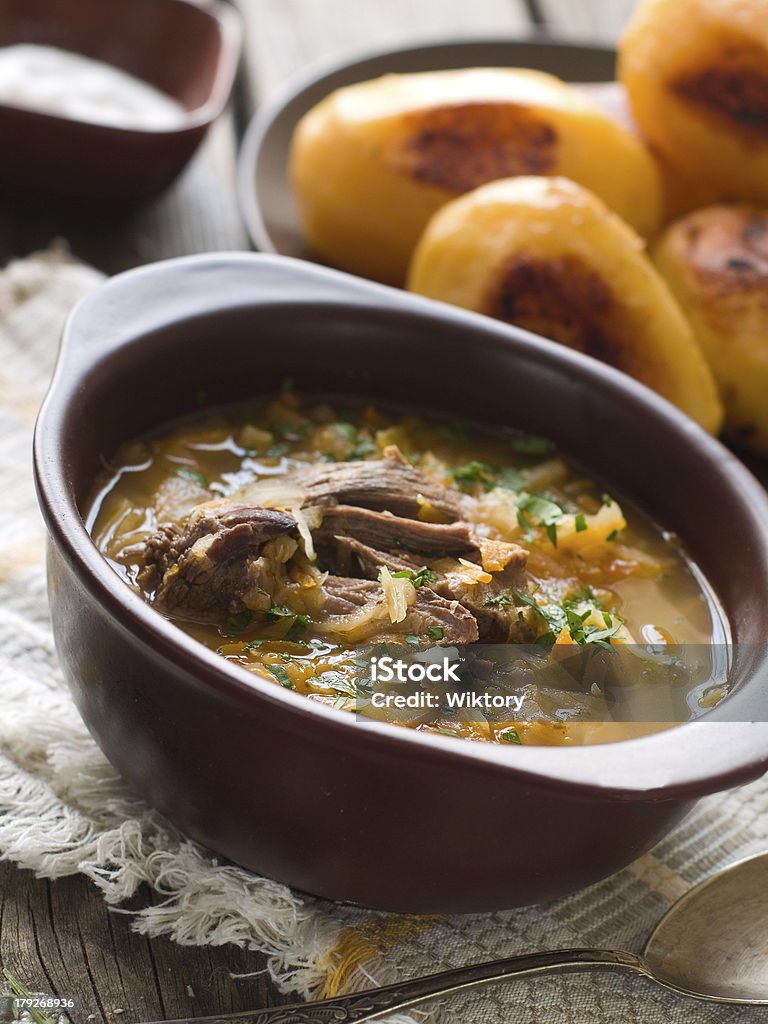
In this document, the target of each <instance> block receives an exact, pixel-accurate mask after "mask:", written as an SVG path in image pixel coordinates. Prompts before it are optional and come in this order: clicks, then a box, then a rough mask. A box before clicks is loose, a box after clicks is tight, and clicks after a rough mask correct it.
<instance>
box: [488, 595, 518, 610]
mask: <svg viewBox="0 0 768 1024" xmlns="http://www.w3.org/2000/svg"><path fill="white" fill-rule="evenodd" d="M485 606H486V608H511V607H512V598H511V597H508V596H507V595H506V594H497V595H496V597H489V598H488V600H487V601H486V602H485Z"/></svg>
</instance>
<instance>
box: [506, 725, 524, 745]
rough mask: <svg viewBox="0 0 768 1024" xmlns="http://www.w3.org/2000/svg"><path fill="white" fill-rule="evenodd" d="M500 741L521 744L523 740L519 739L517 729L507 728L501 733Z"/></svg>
mask: <svg viewBox="0 0 768 1024" xmlns="http://www.w3.org/2000/svg"><path fill="white" fill-rule="evenodd" d="M501 742H502V743H517V744H518V745H522V742H523V741H522V740H521V739H520V733H519V732H518V731H517V729H507V731H506V732H503V733H502V734H501Z"/></svg>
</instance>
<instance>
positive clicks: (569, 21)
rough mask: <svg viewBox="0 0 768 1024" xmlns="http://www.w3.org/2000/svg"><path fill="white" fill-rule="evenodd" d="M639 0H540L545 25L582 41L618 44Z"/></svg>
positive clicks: (557, 32) (551, 30) (552, 30)
mask: <svg viewBox="0 0 768 1024" xmlns="http://www.w3.org/2000/svg"><path fill="white" fill-rule="evenodd" d="M636 3H637V0H538V4H539V8H540V10H541V13H542V16H543V19H544V22H545V26H546V28H547V29H548V30H549V31H550V32H552V33H553V34H556V35H562V36H567V37H570V38H573V39H578V40H580V41H581V42H590V41H599V42H607V43H615V42H616V41H617V40H618V38H619V36H620V34H621V31H622V29H623V28H624V26H625V25H626V23H627V20H628V19H629V15H630V14H631V12H632V10H633V8H634V7H635V5H636Z"/></svg>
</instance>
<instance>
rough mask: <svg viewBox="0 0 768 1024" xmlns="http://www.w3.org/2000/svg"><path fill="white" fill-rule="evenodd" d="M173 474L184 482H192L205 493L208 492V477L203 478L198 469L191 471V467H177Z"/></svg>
mask: <svg viewBox="0 0 768 1024" xmlns="http://www.w3.org/2000/svg"><path fill="white" fill-rule="evenodd" d="M174 472H175V474H176V476H180V477H183V478H184V479H185V480H194V482H195V483H196V484H200V486H201V487H204V488H205V489H206V490H207V491H208V490H210V487H211V485H210V483H209V482H208V477H206V476H204V475H203V474H202V473H201V472H200V470H199V469H192V467H191V466H177V467H176V469H175V470H174Z"/></svg>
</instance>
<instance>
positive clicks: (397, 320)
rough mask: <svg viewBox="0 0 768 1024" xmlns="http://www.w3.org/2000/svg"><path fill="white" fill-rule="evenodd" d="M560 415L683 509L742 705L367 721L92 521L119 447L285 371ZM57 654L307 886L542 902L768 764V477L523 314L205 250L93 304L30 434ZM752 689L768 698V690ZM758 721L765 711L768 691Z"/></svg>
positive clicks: (421, 899) (103, 725)
mask: <svg viewBox="0 0 768 1024" xmlns="http://www.w3.org/2000/svg"><path fill="white" fill-rule="evenodd" d="M287 373H288V374H291V375H293V376H294V377H295V380H296V386H297V388H299V389H300V390H303V391H307V392H318V391H328V390H333V391H336V392H342V393H344V392H348V393H351V394H354V395H357V396H369V397H370V398H372V399H374V400H376V399H378V400H385V399H388V400H395V401H397V402H399V403H401V404H402V403H406V404H408V403H410V402H412V403H413V405H415V406H416V407H417V408H418V409H419V410H423V409H428V410H433V411H436V412H442V413H443V414H448V415H452V416H455V415H456V414H457V413H461V414H466V413H468V412H469V413H471V414H472V415H473V416H474V417H476V418H479V419H481V420H483V421H485V422H487V423H488V424H490V425H503V424H506V425H514V426H515V427H519V428H522V429H525V430H530V431H532V432H534V433H536V434H542V433H543V434H546V435H548V436H549V437H551V438H552V440H553V441H555V442H556V443H557V444H559V445H560V446H561V447H562V448H563V449H564V451H565V452H566V453H570V454H571V455H574V456H576V457H578V458H579V459H580V460H582V461H584V460H586V461H587V463H588V464H589V465H590V466H591V468H592V469H593V470H594V471H595V473H597V474H599V475H600V476H602V477H603V478H604V479H605V480H606V481H607V482H609V484H610V486H611V487H612V488H615V489H616V491H617V493H619V494H622V495H624V496H627V497H630V498H633V499H635V500H636V501H637V502H638V503H639V504H640V505H641V506H643V507H645V508H646V509H647V510H649V511H650V512H651V513H652V514H653V515H654V516H655V517H656V518H657V520H658V521H659V522H660V523H661V524H662V525H663V526H665V527H666V528H668V529H673V530H677V531H679V532H680V534H681V535H682V536H683V538H684V539H685V542H686V544H687V546H688V548H689V551H690V552H691V553H692V555H693V556H694V558H696V559H697V560H698V562H699V563H700V565H701V567H702V568H703V570H704V572H705V573H706V574H707V576H708V577H709V579H710V581H711V582H712V584H713V585H714V587H715V588H716V590H717V592H718V594H719V596H720V599H721V601H722V603H723V606H724V608H725V610H726V613H727V615H728V617H729V619H730V623H731V627H732V631H733V635H734V638H735V640H736V641H737V643H738V644H739V648H738V656H737V659H736V665H735V668H734V673H733V683H734V686H735V691H736V692H735V693H734V695H733V696H732V697H729V698H728V699H727V700H726V701H725V702H723V705H722V707H723V708H725V707H726V705H727V714H726V717H730V718H731V719H734V718H739V719H742V720H740V721H706V720H704V721H697V722H689V723H685V724H684V725H681V726H679V727H677V728H674V729H671V730H669V731H667V732H663V733H659V734H656V735H652V736H648V737H644V738H642V739H636V740H631V741H628V742H622V743H616V744H612V745H606V746H594V747H581V748H572V749H564V748H555V747H549V748H547V747H514V746H513V747H501V746H493V745H491V744H483V743H474V742H471V741H464V742H459V741H457V740H455V739H450V738H448V737H443V736H440V735H425V734H421V733H416V732H413V731H411V730H407V729H402V728H398V727H397V726H390V725H374V724H372V723H370V724H361V723H360V722H358V721H356V719H355V718H354V716H352V715H349V714H345V713H344V712H341V711H335V710H333V709H331V708H328V707H324V706H320V705H319V704H316V703H313V702H311V701H308V700H306V699H305V698H304V697H302V696H300V695H298V694H295V693H292V692H290V691H289V690H285V689H283V688H281V687H279V686H275V685H274V684H272V683H269V682H264V681H262V680H260V679H258V678H256V677H255V676H254V675H252V674H250V673H249V672H247V671H246V670H245V669H241V668H239V667H236V666H233V665H232V664H230V663H228V662H225V661H224V660H223V659H222V658H221V657H219V656H217V655H216V654H215V653H214V652H212V651H210V650H208V649H207V648H205V647H203V646H202V645H201V644H199V643H197V642H196V641H194V640H192V639H190V638H189V637H188V636H187V635H186V634H185V633H183V632H182V631H181V630H179V629H178V628H177V627H175V626H174V625H172V624H171V623H170V622H168V621H166V620H165V619H164V618H163V617H162V616H161V615H159V614H158V613H157V612H155V611H154V610H153V609H152V608H151V607H150V606H149V605H148V604H146V603H145V602H144V601H143V600H142V599H141V598H140V597H139V596H138V595H137V594H136V593H134V592H133V591H132V590H131V589H129V587H127V586H126V585H125V583H123V581H122V580H121V579H120V578H119V577H118V576H117V575H116V574H115V572H114V571H113V570H112V569H111V568H110V567H109V565H108V564H107V563H106V561H105V560H104V559H103V558H102V556H101V555H100V554H99V552H98V551H97V549H96V548H95V546H94V545H93V543H92V541H91V539H90V536H89V534H88V531H87V529H86V527H85V525H84V521H83V517H84V515H85V514H86V511H87V500H88V496H89V493H90V492H91V489H92V486H93V482H94V478H95V476H96V474H97V473H98V471H99V468H100V466H101V458H102V457H103V456H106V457H107V458H108V457H109V456H110V455H111V454H112V453H113V452H114V451H115V449H116V448H117V447H118V445H119V444H120V443H121V442H123V441H125V440H127V439H130V438H133V437H135V436H136V435H137V434H140V433H141V432H143V431H146V430H147V429H149V428H152V427H156V426H159V425H161V424H163V423H164V422H165V421H167V420H168V419H169V418H171V417H174V416H177V415H180V414H183V413H189V412H191V411H193V410H195V409H196V408H198V407H199V403H200V402H201V401H204V402H205V403H210V404H215V403H222V402H230V401H238V400H243V399H246V398H252V397H254V396H256V395H258V394H259V393H262V392H269V391H270V390H272V389H276V388H277V387H278V386H279V383H280V381H281V380H282V379H283V378H284V376H285V375H286V374H287ZM35 468H36V474H37V484H38V488H39V495H40V503H41V507H42V510H43V514H44V516H45V519H46V521H47V524H48V528H49V531H50V537H51V539H50V548H49V587H50V601H51V614H52V617H53V624H54V630H55V634H56V641H57V644H58V651H59V655H60V658H61V664H62V666H63V670H64V672H65V675H66V678H67V680H68V682H69V685H70V687H71V690H72V693H73V694H74V698H75V700H76V702H77V706H78V707H79V709H80V711H81V713H82V715H83V717H84V719H85V721H86V723H87V724H88V727H89V728H90V730H91V731H92V733H93V735H94V737H95V738H96V740H97V741H98V743H99V744H100V746H101V747H102V749H103V750H104V752H105V754H106V755H107V757H108V758H109V759H110V760H111V761H112V763H113V764H114V765H115V766H116V767H117V768H118V770H119V771H120V772H122V773H123V775H124V776H125V778H126V779H127V780H128V781H129V782H130V783H131V784H132V785H133V786H134V787H135V789H136V791H137V792H138V793H140V794H141V795H142V796H143V797H144V798H145V799H146V800H147V801H148V802H149V803H150V804H152V805H153V806H154V807H156V808H158V809H159V810H160V811H162V812H163V813H164V814H166V815H167V816H168V817H169V818H170V819H171V820H172V821H173V822H174V823H175V824H176V825H178V826H179V827H180V828H181V829H183V830H184V831H185V832H187V833H188V834H189V835H190V836H193V837H194V838H195V839H198V840H200V841H201V842H203V843H205V844H206V845H208V846H209V847H211V848H212V849H213V850H216V851H217V852H218V853H219V854H222V855H223V856H225V857H227V858H230V859H231V860H233V861H235V862H237V863H239V864H242V865H245V866H246V867H248V868H250V869H252V870H253V871H256V872H259V873H260V874H263V875H267V876H269V877H271V878H275V879H279V880H281V881H283V882H286V883H288V884H290V885H292V886H295V887H297V888H298V889H303V890H306V891H309V892H312V893H317V894H320V895H322V896H327V897H331V898H333V899H339V900H353V901H356V902H358V903H361V904H366V905H368V906H374V907H381V908H386V909H389V910H401V911H445V912H448V911H484V910H489V909H492V908H500V907H510V906H514V905H520V904H529V903H534V902H537V901H543V900H548V899H551V898H553V897H556V896H560V895H562V894H564V893H568V892H570V891H573V890H575V889H578V888H580V887H582V886H585V885H588V884H590V883H592V882H595V881H597V880H598V879H600V878H603V877H605V876H606V875H609V874H611V873H612V872H614V871H616V870H618V869H619V868H621V867H622V866H624V865H625V864H627V863H628V862H630V861H631V860H633V859H634V858H635V857H637V856H638V855H639V854H641V853H643V851H645V850H647V849H648V848H649V847H651V846H653V844H654V843H656V842H657V840H658V839H659V838H660V837H661V836H663V835H664V834H665V833H666V832H667V831H668V830H669V829H670V828H671V827H672V826H673V825H675V824H676V823H677V822H678V821H679V820H680V819H681V817H682V816H683V815H684V814H685V813H686V812H687V811H688V810H689V809H690V807H691V806H692V804H693V802H694V801H695V800H696V799H697V798H698V797H700V796H702V795H703V794H705V793H711V792H713V791H715V790H721V789H725V788H726V787H729V786H734V785H736V784H738V783H742V782H746V781H748V780H750V779H754V778H757V777H758V776H759V775H760V774H762V772H763V771H764V770H765V768H766V766H767V765H768V724H765V723H766V721H768V718H766V717H762V720H761V721H757V722H752V723H749V722H748V721H745V720H744V719H745V718H747V717H758V715H756V714H753V713H752V712H751V710H750V709H749V708H747V709H746V710H745V709H744V708H741V707H740V703H739V702H740V701H746V702H747V703H749V701H750V700H751V699H752V698H755V697H756V698H760V697H761V695H764V694H765V691H766V680H767V679H768V674H767V673H768V657H766V645H765V640H766V622H768V616H766V595H768V530H766V524H767V523H768V498H767V497H766V494H765V492H764V491H763V490H762V489H761V487H760V486H759V484H757V482H756V481H755V480H754V479H753V478H752V477H751V476H750V475H749V473H748V472H747V471H746V469H745V468H744V467H743V466H742V465H741V464H740V463H739V462H738V461H737V460H736V459H735V458H734V457H733V456H732V455H731V454H730V453H729V452H727V451H726V450H725V449H724V448H723V447H722V446H721V445H720V444H719V443H718V442H716V441H714V440H712V439H711V438H709V437H708V436H706V435H705V434H704V433H703V432H702V431H701V430H700V429H699V428H698V427H696V426H695V425H694V424H693V423H692V422H691V421H690V420H688V419H686V418H685V417H684V416H683V415H682V414H680V413H679V412H677V411H676V410H675V409H674V408H673V407H672V406H671V405H669V404H668V403H666V402H665V401H664V400H662V399H660V398H658V397H657V396H655V395H654V394H653V393H652V392H650V391H648V390H647V389H645V388H644V387H642V386H641V385H639V384H637V383H635V381H633V380H632V379H630V378H629V377H626V376H624V375H623V374H619V373H617V372H616V371H614V370H611V369H609V368H608V367H605V366H603V365H602V364H600V363H597V362H595V361H593V360H591V359H589V358H587V357H585V356H582V355H580V354H578V353H575V352H571V351H570V350H568V349H565V348H563V347H561V346H558V345H555V344H553V343H551V342H546V341H542V340H541V339H538V338H535V337H534V336H532V335H528V334H526V333H525V332H522V331H519V330H516V329H514V328H510V327H507V326H505V325H503V324H499V323H495V322H494V321H491V320H488V319H486V318H484V317H479V316H475V315H473V314H470V313H465V312H463V311H459V310H456V309H453V308H451V307H448V306H443V305H441V304H438V303H433V302H430V301H428V300H426V299H421V298H418V297H415V296H411V295H406V294H404V293H402V292H399V291H396V290H394V289H390V288H386V287H383V286H380V285H374V284H370V283H367V282H363V281H360V280H358V279H356V278H353V277H350V276H347V275H344V274H340V273H337V272H334V271H329V270H325V269H322V268H319V267H314V266H311V265H309V264H305V263H301V262H296V261H293V260H289V259H285V258H280V257H271V256H255V255H251V254H241V255H218V256H204V257H191V258H186V259H182V260H174V261H171V262H168V263H159V264H155V265H154V266H151V267H148V268H144V269H140V270H135V271H131V272H129V273H127V274H123V275H121V276H119V277H116V278H114V279H113V280H111V281H110V282H109V283H107V284H106V285H105V286H103V287H102V288H101V289H100V290H99V291H98V292H96V293H94V294H93V295H92V296H90V297H89V298H86V299H85V301H84V302H82V303H81V304H80V306H79V307H78V308H77V310H76V311H75V313H74V314H73V316H72V317H71V319H70V321H69V324H68V326H67V328H66V331H65V336H64V341H63V347H62V351H61V355H60V359H59V365H58V369H57V372H56V375H55V378H54V381H53V384H52V387H51V390H50V393H49V395H48V397H47V399H46V402H45V404H44V406H43V409H42V412H41V414H40V419H39V422H38V425H37V432H36V439H35ZM758 703H759V700H758ZM763 715H764V712H763Z"/></svg>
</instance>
